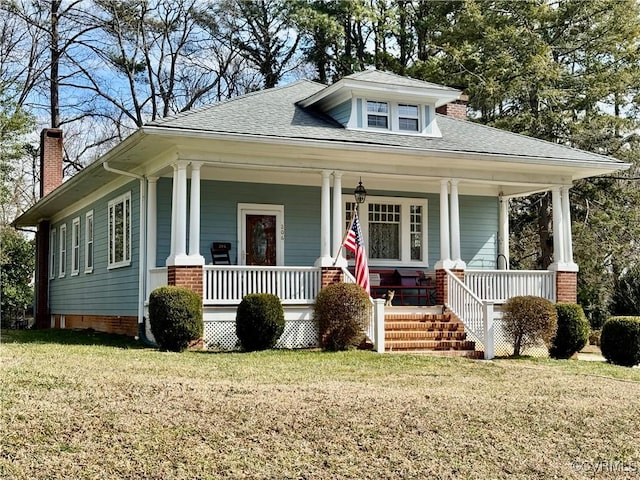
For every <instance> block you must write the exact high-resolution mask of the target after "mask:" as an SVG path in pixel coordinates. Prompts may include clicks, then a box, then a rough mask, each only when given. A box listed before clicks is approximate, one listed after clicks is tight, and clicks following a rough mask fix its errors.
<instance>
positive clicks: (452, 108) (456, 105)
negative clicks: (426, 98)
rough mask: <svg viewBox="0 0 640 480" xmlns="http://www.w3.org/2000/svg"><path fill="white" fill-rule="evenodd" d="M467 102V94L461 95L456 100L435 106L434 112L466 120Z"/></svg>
mask: <svg viewBox="0 0 640 480" xmlns="http://www.w3.org/2000/svg"><path fill="white" fill-rule="evenodd" d="M467 103H469V97H468V96H467V95H461V96H460V98H459V99H458V100H455V101H453V102H451V103H447V104H445V105H441V106H440V107H438V108H436V113H441V114H442V115H446V116H448V117H454V118H457V119H459V120H466V119H467Z"/></svg>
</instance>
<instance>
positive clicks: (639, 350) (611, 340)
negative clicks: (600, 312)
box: [600, 317, 640, 367]
mask: <svg viewBox="0 0 640 480" xmlns="http://www.w3.org/2000/svg"><path fill="white" fill-rule="evenodd" d="M600 350H602V355H604V358H606V359H607V361H608V362H609V363H614V364H616V365H622V366H625V367H633V366H634V365H638V364H640V317H611V318H610V319H609V320H607V321H606V322H605V323H604V325H603V326H602V335H601V336H600Z"/></svg>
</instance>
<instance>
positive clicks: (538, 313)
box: [503, 296, 558, 356]
mask: <svg viewBox="0 0 640 480" xmlns="http://www.w3.org/2000/svg"><path fill="white" fill-rule="evenodd" d="M503 321H504V331H505V334H506V336H507V338H509V340H511V343H512V345H513V355H514V356H518V355H520V354H521V352H522V351H523V350H524V349H525V348H527V347H533V346H535V345H537V344H539V343H541V342H544V343H545V344H546V345H547V346H549V345H550V344H551V340H552V339H553V337H554V336H555V334H556V331H557V329H558V314H557V313H556V309H555V307H554V305H553V303H551V302H550V301H549V300H547V299H545V298H542V297H533V296H523V297H512V298H510V299H509V300H507V302H506V303H505V304H504V316H503Z"/></svg>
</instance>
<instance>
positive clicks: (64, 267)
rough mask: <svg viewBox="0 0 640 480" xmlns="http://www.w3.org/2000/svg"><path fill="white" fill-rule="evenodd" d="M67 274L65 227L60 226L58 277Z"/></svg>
mask: <svg viewBox="0 0 640 480" xmlns="http://www.w3.org/2000/svg"><path fill="white" fill-rule="evenodd" d="M66 274H67V226H66V225H60V269H59V277H60V278H62V277H64V276H65V275H66Z"/></svg>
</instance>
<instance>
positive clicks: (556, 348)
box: [549, 303, 589, 358]
mask: <svg viewBox="0 0 640 480" xmlns="http://www.w3.org/2000/svg"><path fill="white" fill-rule="evenodd" d="M556 313H557V314H558V330H557V332H556V336H555V337H554V338H553V341H552V342H551V347H550V348H549V355H551V357H553V358H569V357H571V356H572V355H573V354H574V353H576V352H579V351H580V350H582V349H583V348H584V346H585V345H586V344H587V340H588V339H589V322H588V321H587V318H586V317H585V315H584V312H583V311H582V307H581V306H580V305H578V304H575V303H558V304H556Z"/></svg>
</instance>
